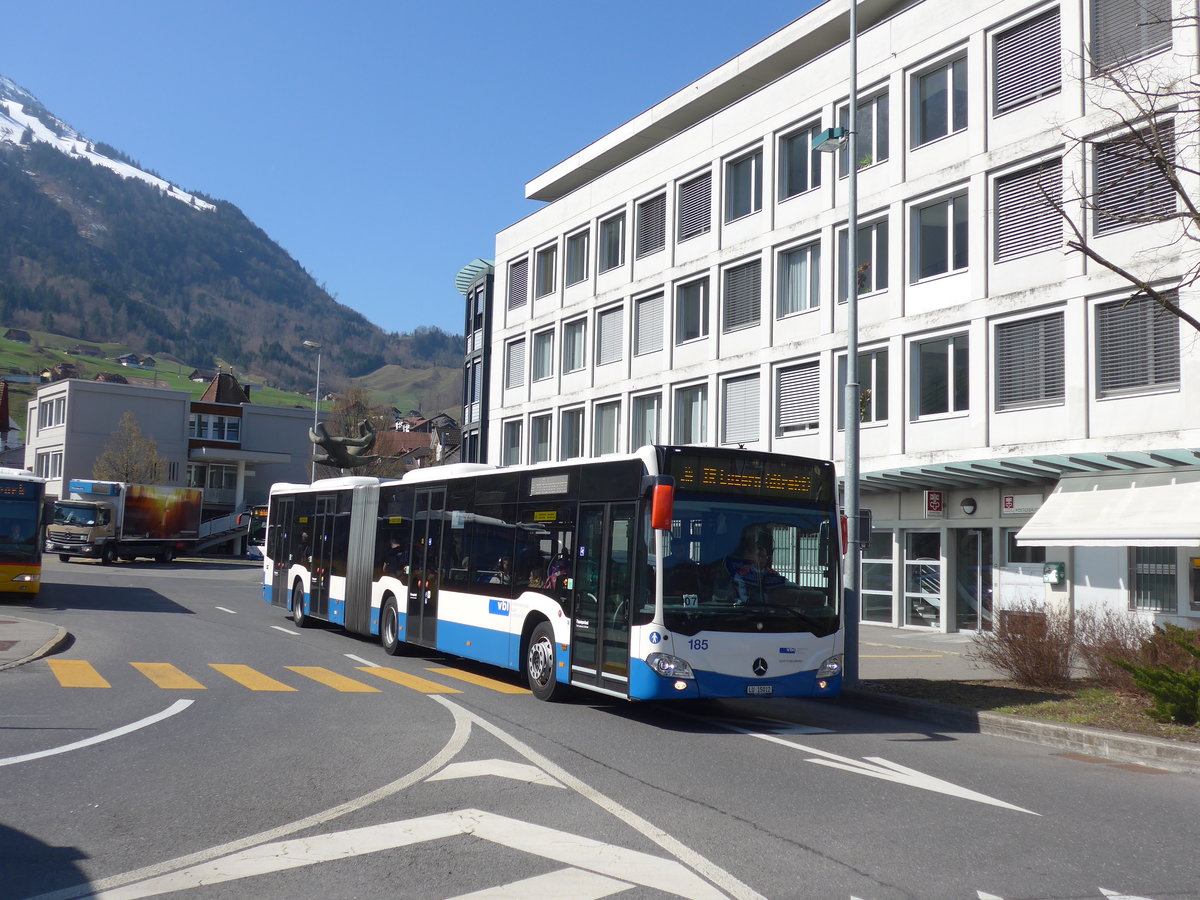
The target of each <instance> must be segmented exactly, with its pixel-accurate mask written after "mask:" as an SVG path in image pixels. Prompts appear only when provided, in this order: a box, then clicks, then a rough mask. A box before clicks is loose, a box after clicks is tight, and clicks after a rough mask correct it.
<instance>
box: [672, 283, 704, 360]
mask: <svg viewBox="0 0 1200 900" xmlns="http://www.w3.org/2000/svg"><path fill="white" fill-rule="evenodd" d="M703 337H708V279H707V278H701V279H700V280H699V281H693V282H691V283H690V284H681V285H679V287H677V288H675V343H677V344H682V343H685V342H687V341H694V340H697V339H699V338H703Z"/></svg>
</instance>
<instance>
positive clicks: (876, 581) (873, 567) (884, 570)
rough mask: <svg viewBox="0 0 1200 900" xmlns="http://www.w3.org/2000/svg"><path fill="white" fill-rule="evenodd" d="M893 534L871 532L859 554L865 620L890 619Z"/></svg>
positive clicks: (888, 620)
mask: <svg viewBox="0 0 1200 900" xmlns="http://www.w3.org/2000/svg"><path fill="white" fill-rule="evenodd" d="M892 540H893V537H892V533H891V532H890V531H872V532H871V539H870V541H871V542H870V543H869V544H868V545H867V547H866V549H864V550H863V554H862V617H863V621H864V622H883V623H885V624H890V623H891V621H892V607H893V605H894V602H895V601H894V599H893V598H894V596H895V593H894V590H895V589H894V587H893V581H892V578H893V572H894V571H895V568H896V564H895V563H894V562H893V556H892V552H893V551H892Z"/></svg>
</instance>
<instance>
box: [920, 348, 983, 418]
mask: <svg viewBox="0 0 1200 900" xmlns="http://www.w3.org/2000/svg"><path fill="white" fill-rule="evenodd" d="M969 361H970V357H969V355H968V341H967V335H965V334H956V335H954V336H952V337H945V338H937V339H936V340H932V341H921V342H920V343H917V344H914V345H913V360H912V363H913V389H914V392H915V394H916V396H915V397H914V398H913V409H914V411H915V412H916V415H917V417H921V416H936V415H941V414H943V413H951V412H962V411H963V410H966V409H967V408H968V402H969V399H970V380H969V377H970V376H969V371H970V368H969Z"/></svg>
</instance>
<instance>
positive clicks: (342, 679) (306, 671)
mask: <svg viewBox="0 0 1200 900" xmlns="http://www.w3.org/2000/svg"><path fill="white" fill-rule="evenodd" d="M284 668H285V669H287V670H289V671H291V672H295V673H296V674H297V675H303V676H304V677H305V678H311V679H312V680H313V681H316V682H318V683H320V684H324V685H327V686H329V687H331V688H333V689H334V690H335V691H339V692H341V693H343V694H378V693H379V688H377V687H371V685H369V684H363V683H362V682H361V681H355V680H354V679H353V678H347V677H346V676H345V675H339V674H338V673H337V672H332V671H330V670H329V669H323V668H321V667H320V666H284Z"/></svg>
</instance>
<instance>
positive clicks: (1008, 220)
mask: <svg viewBox="0 0 1200 900" xmlns="http://www.w3.org/2000/svg"><path fill="white" fill-rule="evenodd" d="M1061 201H1062V160H1061V159H1055V160H1051V161H1050V162H1046V163H1042V164H1041V165H1037V166H1034V167H1033V168H1030V169H1025V170H1024V171H1022V172H1016V173H1014V174H1012V175H1008V176H1005V177H1004V178H1000V179H997V180H996V260H997V261H1000V260H1005V259H1012V258H1013V257H1015V256H1023V255H1025V254H1026V253H1032V252H1034V251H1035V250H1044V249H1047V248H1051V247H1058V246H1060V245H1061V244H1062V241H1063V233H1062V232H1063V221H1062V216H1061V215H1060V214H1059V212H1058V209H1057V208H1056V206H1055V204H1058V203H1060V202H1061Z"/></svg>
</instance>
